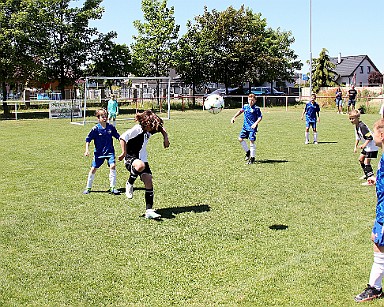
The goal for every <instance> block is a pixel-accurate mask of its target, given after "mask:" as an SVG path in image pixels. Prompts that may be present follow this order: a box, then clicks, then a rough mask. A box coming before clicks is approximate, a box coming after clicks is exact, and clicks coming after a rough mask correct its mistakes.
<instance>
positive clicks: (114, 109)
mask: <svg viewBox="0 0 384 307" xmlns="http://www.w3.org/2000/svg"><path fill="white" fill-rule="evenodd" d="M107 111H108V122H109V123H111V120H112V125H113V126H115V127H116V117H117V115H119V105H118V103H117V100H116V95H112V96H111V99H109V101H108V106H107Z"/></svg>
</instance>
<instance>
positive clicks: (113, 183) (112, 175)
mask: <svg viewBox="0 0 384 307" xmlns="http://www.w3.org/2000/svg"><path fill="white" fill-rule="evenodd" d="M109 182H110V186H111V187H115V186H116V170H115V169H110V170H109Z"/></svg>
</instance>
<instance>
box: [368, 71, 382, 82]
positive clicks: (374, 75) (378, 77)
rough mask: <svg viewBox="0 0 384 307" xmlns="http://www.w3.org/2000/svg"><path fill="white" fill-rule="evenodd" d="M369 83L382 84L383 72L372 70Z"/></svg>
mask: <svg viewBox="0 0 384 307" xmlns="http://www.w3.org/2000/svg"><path fill="white" fill-rule="evenodd" d="M368 84H371V85H382V84H383V74H381V73H379V72H378V71H372V72H371V73H370V74H369V76H368Z"/></svg>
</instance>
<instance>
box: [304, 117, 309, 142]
mask: <svg viewBox="0 0 384 307" xmlns="http://www.w3.org/2000/svg"><path fill="white" fill-rule="evenodd" d="M308 143H309V121H308V120H306V121H305V144H308Z"/></svg>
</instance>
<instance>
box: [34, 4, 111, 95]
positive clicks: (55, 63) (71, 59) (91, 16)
mask: <svg viewBox="0 0 384 307" xmlns="http://www.w3.org/2000/svg"><path fill="white" fill-rule="evenodd" d="M70 2H71V0H50V1H48V0H39V1H38V3H39V4H40V7H39V8H36V9H38V10H40V11H39V12H40V14H42V15H43V16H44V20H43V21H42V22H43V24H42V26H43V28H42V31H43V32H44V34H45V39H44V40H43V41H41V44H42V45H43V46H44V47H45V48H46V52H45V54H44V56H43V62H44V65H45V66H46V67H47V78H48V79H50V80H58V81H59V89H60V90H61V93H62V97H64V88H65V86H66V85H69V84H73V83H74V81H75V80H76V79H78V78H79V77H80V76H82V75H83V73H82V71H83V69H84V67H85V64H86V63H87V61H88V59H89V58H90V56H91V53H92V51H93V49H94V47H95V46H94V44H93V37H94V36H95V35H97V34H98V31H97V30H96V29H95V28H91V27H89V25H88V24H89V21H90V20H95V19H100V18H101V16H102V13H103V8H102V7H100V3H101V2H102V0H85V1H84V4H83V6H82V7H71V6H70Z"/></svg>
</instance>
